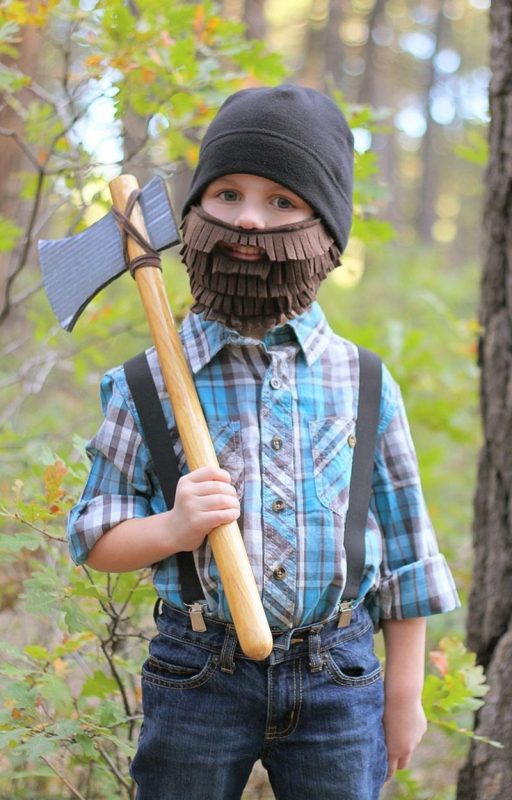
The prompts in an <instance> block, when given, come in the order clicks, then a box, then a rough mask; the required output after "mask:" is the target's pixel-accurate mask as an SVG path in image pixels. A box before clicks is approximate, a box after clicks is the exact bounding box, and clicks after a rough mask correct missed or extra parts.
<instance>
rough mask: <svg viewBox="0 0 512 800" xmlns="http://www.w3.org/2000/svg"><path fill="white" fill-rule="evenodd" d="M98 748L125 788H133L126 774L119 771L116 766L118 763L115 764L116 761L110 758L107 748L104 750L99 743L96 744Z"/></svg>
mask: <svg viewBox="0 0 512 800" xmlns="http://www.w3.org/2000/svg"><path fill="white" fill-rule="evenodd" d="M96 748H97V750H98V752H99V754H100V756H101V757H102V758H104V759H105V761H106V762H107V764H108V765H109V767H110V769H111V770H112V772H113V773H114V775H115V776H116V778H117V780H118V781H119V782H120V783H121V784H122V785H123V786H124V787H125V789H128V790H129V789H131V784H130V783H128V781H127V780H126V778H125V777H124V775H122V774H121V772H119V770H118V768H117V767H116V765H115V764H114V762H113V761H112V759H111V758H110V756H109V755H108V753H106V752H105V750H103V748H102V747H100V745H99V744H97V745H96Z"/></svg>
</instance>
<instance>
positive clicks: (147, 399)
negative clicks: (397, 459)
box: [124, 347, 382, 622]
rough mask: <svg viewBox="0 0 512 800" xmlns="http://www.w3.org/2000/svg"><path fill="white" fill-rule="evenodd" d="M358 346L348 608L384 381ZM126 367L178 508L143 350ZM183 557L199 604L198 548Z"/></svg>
mask: <svg viewBox="0 0 512 800" xmlns="http://www.w3.org/2000/svg"><path fill="white" fill-rule="evenodd" d="M358 351H359V398H358V406H357V423H356V446H355V448H354V460H353V464H352V477H351V480H350V492H349V506H348V512H347V518H346V522H345V552H346V556H347V581H346V585H345V589H344V591H343V597H342V610H343V607H345V608H346V609H347V610H348V609H350V606H351V602H350V601H352V600H354V599H355V598H356V597H357V595H358V593H359V585H360V581H361V575H362V572H363V567H364V558H365V541H364V540H365V529H366V520H367V517H368V508H369V505H370V494H371V484H372V474H373V463H374V451H375V444H376V440H377V425H378V421H379V412H380V396H381V384H382V364H381V361H380V358H379V357H378V356H377V355H376V354H375V353H371V352H370V351H369V350H365V349H364V348H362V347H359V348H358ZM124 369H125V374H126V380H127V382H128V387H129V389H130V392H131V394H132V397H133V401H134V403H135V405H136V407H137V411H138V413H139V418H140V422H141V426H142V431H143V433H144V438H145V440H146V444H147V446H148V448H149V452H150V454H151V458H152V460H153V467H154V470H155V473H156V476H157V478H158V481H159V483H160V486H161V488H162V493H163V495H164V499H165V502H166V505H167V508H172V507H173V505H174V497H175V494H176V485H177V483H178V480H179V477H180V473H179V467H178V464H177V461H176V456H175V453H174V449H173V447H172V444H171V442H170V437H169V431H168V429H167V424H166V421H165V416H164V413H163V410H162V405H161V403H160V399H159V397H158V394H157V390H156V386H155V383H154V380H153V376H152V374H151V370H150V369H149V365H148V361H147V358H146V354H145V353H139V354H138V355H137V356H135V357H134V358H132V359H130V360H129V361H127V362H126V363H125V364H124ZM177 562H178V571H179V576H180V586H181V595H182V598H183V601H184V602H185V603H186V604H187V605H193V604H195V603H197V602H198V601H200V600H204V593H203V590H202V588H201V584H200V582H199V578H198V575H197V570H196V568H195V564H194V558H193V555H192V553H189V552H186V553H178V554H177ZM349 616H350V615H349ZM348 621H349V617H348V619H347V622H348Z"/></svg>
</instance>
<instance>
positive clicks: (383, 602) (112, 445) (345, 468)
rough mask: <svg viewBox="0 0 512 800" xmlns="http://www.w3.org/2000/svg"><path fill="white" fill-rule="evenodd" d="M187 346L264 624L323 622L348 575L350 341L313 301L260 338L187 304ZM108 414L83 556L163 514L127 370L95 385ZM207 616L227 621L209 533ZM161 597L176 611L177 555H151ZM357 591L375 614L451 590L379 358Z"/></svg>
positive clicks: (411, 610)
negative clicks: (127, 523) (232, 491)
mask: <svg viewBox="0 0 512 800" xmlns="http://www.w3.org/2000/svg"><path fill="white" fill-rule="evenodd" d="M181 337H182V341H183V345H184V347H185V351H186V354H187V357H188V360H189V363H190V366H191V369H192V372H193V374H194V379H195V383H196V387H197V391H198V393H199V397H200V400H201V404H202V407H203V409H204V413H205V416H206V420H207V423H208V427H209V430H210V433H211V435H212V439H213V443H214V446H215V450H216V452H217V455H218V459H219V463H220V465H221V466H222V467H224V468H225V469H227V470H228V472H229V473H230V475H231V478H232V482H233V484H234V486H235V487H236V490H237V492H238V496H239V498H240V501H241V506H242V513H241V517H240V520H239V525H240V528H241V531H242V533H243V538H244V542H245V546H246V548H247V552H248V555H249V559H250V562H251V565H252V568H253V570H254V574H255V577H256V581H257V584H258V587H259V589H260V592H261V596H262V600H263V605H264V608H265V610H266V613H267V617H268V620H269V623H270V624H271V625H272V626H275V627H276V628H279V629H286V628H289V627H295V626H298V625H305V624H309V623H311V622H314V621H318V620H321V619H325V618H326V617H327V616H329V615H330V614H331V613H333V612H334V611H335V610H336V608H337V607H338V605H339V603H340V601H341V596H342V593H343V587H344V584H345V576H346V560H345V550H344V547H343V533H344V524H345V517H346V512H347V507H348V495H349V484H350V474H351V466H352V457H353V447H351V444H353V439H351V436H352V435H353V434H354V430H355V417H356V412H357V401H358V379H359V363H358V354H357V348H356V347H355V345H353V344H352V343H351V342H348V341H347V340H345V339H343V338H341V337H339V336H337V335H335V334H334V333H333V331H332V330H331V328H330V327H329V325H328V324H327V321H326V319H325V317H324V315H323V312H322V311H321V309H320V306H319V305H318V304H317V303H315V304H314V305H313V306H312V307H311V309H309V310H308V311H307V312H305V313H304V314H302V315H301V316H300V317H297V318H296V319H294V320H292V321H290V322H288V323H287V324H285V325H281V326H278V327H277V328H274V329H273V330H272V331H271V332H270V333H268V334H267V335H266V336H265V338H264V340H263V341H262V342H261V341H258V340H255V339H249V338H244V337H241V336H240V335H239V334H237V333H236V332H235V331H233V330H230V329H228V328H226V327H224V326H223V325H221V324H219V323H218V322H208V321H206V320H205V319H204V318H203V317H202V315H196V314H189V315H188V317H187V318H186V319H185V321H184V323H183V327H182V331H181ZM148 354H149V362H150V366H151V369H152V372H153V375H154V377H155V381H156V385H157V388H158V392H159V396H160V399H161V401H162V404H163V407H164V411H165V416H166V419H167V423H168V427H169V430H170V434H171V438H172V441H173V444H174V448H175V452H176V455H177V457H178V459H179V461H180V464H181V466H182V468H183V470H184V471H186V466H185V464H184V456H183V451H182V448H181V444H180V441H179V438H178V436H177V432H176V428H175V424H174V418H173V414H172V410H171V407H170V403H169V400H168V397H167V393H166V391H165V388H164V383H163V378H162V375H161V372H160V368H159V365H158V361H157V358H156V355H155V352H154V350H150V351H148ZM101 395H102V405H103V411H104V415H105V419H104V422H103V424H102V425H101V427H100V429H99V431H98V433H97V434H96V436H95V437H94V438H93V439H92V441H91V442H90V444H89V447H88V454H89V456H90V458H91V460H92V467H91V472H90V475H89V479H88V481H87V484H86V487H85V489H84V492H83V495H82V497H81V499H80V501H79V502H78V504H77V505H76V506H75V507H74V509H73V510H72V511H71V514H70V518H69V537H70V550H71V555H72V557H73V559H74V560H75V561H76V563H82V562H84V561H85V559H86V558H87V555H88V553H89V551H90V550H91V549H92V547H93V546H94V544H95V542H96V541H97V540H98V539H99V538H100V536H101V535H102V534H103V533H105V532H106V531H108V530H109V529H110V528H112V527H113V526H114V525H117V524H118V523H119V522H122V521H123V520H126V519H129V518H132V517H145V516H147V515H150V514H157V513H159V512H161V511H164V510H165V503H164V499H163V496H162V493H161V491H160V489H159V488H156V487H157V486H158V481H157V480H156V477H155V475H154V473H153V470H152V464H151V460H150V457H149V453H148V449H147V446H146V444H145V442H144V439H143V437H142V436H141V433H140V423H139V419H138V415H137V411H136V409H135V407H134V404H133V401H132V398H131V395H130V393H129V391H128V387H127V384H126V379H125V375H124V371H123V369H122V368H121V367H118V368H115V369H113V370H111V371H109V372H107V374H106V375H105V377H104V379H103V382H102V386H101ZM194 556H195V561H196V567H197V570H198V574H199V577H200V580H201V583H202V586H203V589H204V592H205V596H206V599H207V602H208V613H209V614H211V615H213V616H214V617H216V618H218V619H222V620H229V619H230V615H229V609H228V606H227V602H226V597H225V594H224V591H223V588H222V585H221V583H220V582H219V577H218V573H217V569H216V565H215V563H214V561H213V559H212V553H211V548H210V546H209V543H208V538H206V539H205V542H204V544H203V545H202V546H201V547H200V548H199V549H198V550H197V551H196V552H195V554H194ZM154 583H155V587H156V591H157V592H158V594H159V595H160V596H161V597H162V598H163V599H164V600H166V601H167V602H168V603H170V604H171V605H174V606H177V607H179V608H183V603H182V600H181V597H180V593H179V583H178V572H177V566H176V559H175V558H174V557H170V558H167V559H165V560H164V561H162V562H160V563H159V564H157V565H156V567H155V569H154ZM359 597H360V598H361V599H362V598H366V602H367V604H368V606H369V608H370V612H371V614H372V616H373V618H374V621H375V622H376V624H377V623H378V620H379V619H380V618H383V619H393V618H394V619H401V618H405V617H417V616H427V615H430V614H435V613H439V612H444V611H449V610H451V609H453V608H456V607H457V606H458V604H459V603H458V598H457V592H456V589H455V586H454V582H453V579H452V576H451V573H450V570H449V568H448V566H447V564H446V561H445V559H444V557H443V556H442V555H441V554H440V553H439V551H438V547H437V543H436V538H435V534H434V532H433V530H432V525H431V523H430V519H429V516H428V513H427V510H426V507H425V501H424V499H423V495H422V491H421V487H420V481H419V477H418V467H417V461H416V456H415V453H414V449H413V444H412V441H411V437H410V433H409V427H408V424H407V419H406V416H405V412H404V408H403V405H402V400H401V396H400V391H399V389H398V386H397V385H396V383H395V382H394V380H393V379H392V378H391V376H390V374H389V372H388V371H387V369H386V368H383V386H382V398H381V408H380V419H379V427H378V441H377V447H376V452H375V464H374V475H373V493H372V500H371V509H370V513H369V516H368V523H367V529H366V564H365V570H364V574H363V578H362V582H361V587H360V593H359Z"/></svg>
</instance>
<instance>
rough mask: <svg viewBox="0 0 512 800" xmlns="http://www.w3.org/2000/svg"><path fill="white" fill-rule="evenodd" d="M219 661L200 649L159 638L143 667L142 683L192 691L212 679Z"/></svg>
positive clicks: (152, 643) (152, 645)
mask: <svg viewBox="0 0 512 800" xmlns="http://www.w3.org/2000/svg"><path fill="white" fill-rule="evenodd" d="M218 661H219V659H218V656H215V655H214V654H213V653H210V652H209V651H208V650H205V649H203V648H202V647H196V646H195V645H193V644H189V643H187V642H178V641H173V640H170V639H169V637H167V636H162V635H160V634H158V635H157V636H155V637H154V639H153V640H152V642H151V645H150V648H149V657H148V658H147V659H146V661H145V662H144V664H143V666H142V682H143V683H149V684H151V685H153V686H161V687H163V688H167V689H195V688H197V687H199V686H203V684H205V683H206V682H207V681H208V680H209V679H210V678H211V676H212V675H213V673H214V672H215V670H216V668H217V664H218Z"/></svg>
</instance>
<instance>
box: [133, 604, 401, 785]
mask: <svg viewBox="0 0 512 800" xmlns="http://www.w3.org/2000/svg"><path fill="white" fill-rule="evenodd" d="M207 626H208V630H207V632H206V633H196V632H194V631H193V630H192V629H191V627H190V621H189V618H188V614H186V613H183V612H180V611H176V610H174V609H171V608H170V607H169V606H166V605H165V604H163V605H162V613H161V615H159V616H158V617H157V628H158V634H157V635H156V636H155V638H154V639H153V640H152V642H151V644H150V650H149V652H150V655H149V658H148V659H147V660H146V662H145V663H144V666H143V668H142V699H143V710H144V721H143V725H142V729H141V734H140V738H139V745H138V750H137V754H136V756H135V758H134V761H133V763H132V769H131V771H132V777H133V778H134V780H135V782H136V783H137V786H138V793H137V800H239V798H240V797H241V795H242V792H243V790H244V787H245V785H246V783H247V781H248V778H249V775H250V773H251V769H252V767H253V765H254V763H255V762H256V761H257V760H258V759H261V761H262V763H263V765H264V766H265V767H266V769H267V770H268V775H269V779H270V783H271V785H272V788H273V791H274V793H275V796H276V798H277V799H278V800H311V798H313V797H316V798H318V799H319V800H377V798H378V796H379V792H380V789H381V787H382V784H383V783H384V780H385V777H386V771H387V756H386V747H385V743H384V734H383V727H382V713H383V687H382V676H381V669H380V664H379V661H378V659H377V658H376V656H375V655H374V652H373V631H372V626H371V622H370V618H369V615H368V612H367V611H366V609H365V608H364V606H359V607H358V608H357V609H355V611H354V614H353V618H352V623H351V624H350V626H349V627H347V628H338V627H337V620H336V619H331V620H328V621H327V622H324V623H323V624H320V623H319V624H316V625H312V626H308V627H305V628H296V629H295V630H293V631H287V632H286V633H282V634H277V633H276V634H275V635H274V649H273V651H272V653H271V654H270V656H269V657H268V658H267V659H266V660H265V661H262V662H256V661H251V660H250V659H248V658H246V657H245V656H244V655H243V654H242V652H241V651H240V649H239V647H238V643H237V639H236V636H235V634H234V630H233V627H232V626H231V625H226V624H225V623H221V622H216V621H212V620H207Z"/></svg>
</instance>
